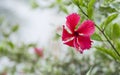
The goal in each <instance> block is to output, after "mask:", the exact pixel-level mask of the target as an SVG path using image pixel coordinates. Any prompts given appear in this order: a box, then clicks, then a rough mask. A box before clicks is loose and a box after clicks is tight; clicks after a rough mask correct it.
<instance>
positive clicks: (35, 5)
mask: <svg viewBox="0 0 120 75" xmlns="http://www.w3.org/2000/svg"><path fill="white" fill-rule="evenodd" d="M31 6H32V8H37V7H39V4H38V3H37V2H36V1H35V0H31Z"/></svg>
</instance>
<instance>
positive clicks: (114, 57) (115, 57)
mask: <svg viewBox="0 0 120 75" xmlns="http://www.w3.org/2000/svg"><path fill="white" fill-rule="evenodd" d="M95 48H96V49H97V50H99V51H101V52H103V53H105V54H107V55H109V56H111V57H112V58H113V59H115V60H116V59H119V60H120V58H119V57H117V55H116V54H115V53H114V51H113V50H111V49H106V48H103V47H95Z"/></svg>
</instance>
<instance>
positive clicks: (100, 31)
mask: <svg viewBox="0 0 120 75" xmlns="http://www.w3.org/2000/svg"><path fill="white" fill-rule="evenodd" d="M77 6H78V7H79V9H80V10H81V12H82V13H83V14H84V15H85V16H86V17H87V18H88V19H90V18H89V16H88V15H87V14H86V13H85V12H84V11H83V10H82V8H81V7H80V6H79V5H77ZM95 26H96V27H97V29H98V30H99V31H100V32H101V33H102V34H103V35H104V37H105V38H106V40H107V41H108V43H109V44H110V45H111V47H112V48H113V50H114V51H115V52H116V54H117V55H118V56H119V57H120V54H119V52H118V51H117V49H116V48H115V47H114V45H113V44H112V42H111V41H110V40H109V38H108V37H107V35H106V34H105V33H104V31H103V30H102V29H101V28H100V27H99V26H97V25H96V24H95Z"/></svg>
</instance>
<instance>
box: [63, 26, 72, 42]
mask: <svg viewBox="0 0 120 75" xmlns="http://www.w3.org/2000/svg"><path fill="white" fill-rule="evenodd" d="M72 36H73V35H72V34H70V33H69V32H68V31H67V30H66V29H65V26H63V32H62V41H66V40H68V39H70V38H71V37H72Z"/></svg>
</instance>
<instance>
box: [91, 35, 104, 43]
mask: <svg viewBox="0 0 120 75" xmlns="http://www.w3.org/2000/svg"><path fill="white" fill-rule="evenodd" d="M91 38H92V39H93V40H96V41H102V38H101V36H100V34H97V33H94V34H93V35H92V36H91Z"/></svg>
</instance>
